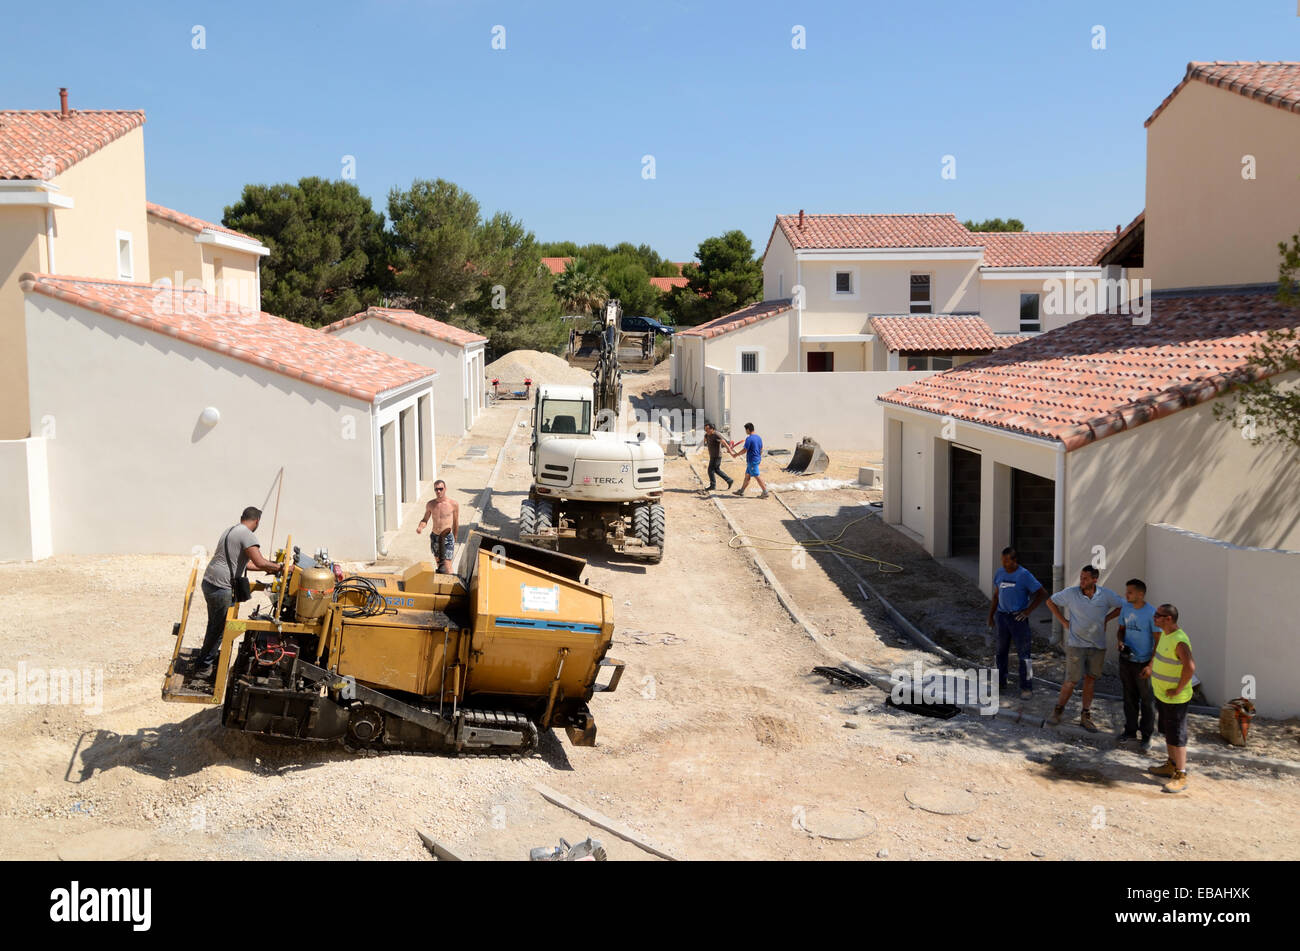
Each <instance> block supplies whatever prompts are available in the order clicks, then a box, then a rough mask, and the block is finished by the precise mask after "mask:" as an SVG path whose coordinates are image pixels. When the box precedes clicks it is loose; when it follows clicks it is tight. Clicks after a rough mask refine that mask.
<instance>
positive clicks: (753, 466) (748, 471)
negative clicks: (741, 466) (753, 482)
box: [745, 462, 758, 477]
mask: <svg viewBox="0 0 1300 951" xmlns="http://www.w3.org/2000/svg"><path fill="white" fill-rule="evenodd" d="M745 475H747V476H755V477H757V476H758V463H757V462H747V463H745Z"/></svg>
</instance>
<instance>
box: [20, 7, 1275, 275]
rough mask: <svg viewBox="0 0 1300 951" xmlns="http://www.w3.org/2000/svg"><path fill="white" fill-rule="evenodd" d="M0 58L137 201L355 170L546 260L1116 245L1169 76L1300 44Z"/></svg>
mask: <svg viewBox="0 0 1300 951" xmlns="http://www.w3.org/2000/svg"><path fill="white" fill-rule="evenodd" d="M195 25H201V26H203V27H204V28H205V32H206V37H205V39H206V49H202V50H196V49H194V48H193V45H192V35H193V27H194V26H195ZM497 25H500V26H503V27H504V28H505V47H506V48H505V49H504V50H494V49H493V48H492V39H493V34H492V30H493V27H494V26H497ZM796 25H801V26H803V27H804V28H805V30H806V46H807V48H806V49H803V50H795V49H792V46H791V37H792V28H793V27H794V26H796ZM1094 26H1102V27H1104V28H1105V31H1106V32H1105V44H1106V48H1105V49H1104V50H1095V49H1093V47H1092V38H1093V28H1094ZM0 54H2V55H0V62H3V63H4V71H3V74H2V79H0V83H2V87H0V88H2V90H3V95H0V107H2V108H17V109H38V108H41V109H43V108H57V106H58V87H59V86H68V87H69V89H70V100H71V104H72V106H73V107H74V108H86V109H90V108H94V109H143V110H145V112H146V113H147V116H148V123H147V124H146V126H145V142H146V164H147V175H148V188H149V196H150V198H151V199H152V200H154V201H157V202H160V203H162V204H165V205H170V206H172V207H175V208H179V209H181V210H183V211H186V212H189V213H191V214H195V215H199V216H201V217H206V218H211V219H219V218H220V215H221V212H222V209H223V207H224V206H225V205H228V204H230V203H232V202H233V201H234V200H235V199H236V198H238V196H239V193H240V190H241V188H242V186H243V185H244V184H245V183H249V182H262V183H269V182H279V181H296V180H297V179H299V178H300V177H302V176H306V175H320V176H324V177H329V178H337V177H339V176H340V174H341V173H342V169H343V156H345V155H352V156H355V161H356V166H355V167H356V184H357V185H358V187H360V188H361V190H362V191H363V192H365V193H366V194H367V195H369V196H370V197H371V198H372V200H373V201H374V202H375V205H376V207H377V208H379V209H380V210H383V208H384V206H385V205H386V201H387V194H388V190H389V189H390V188H392V187H393V186H403V187H404V186H406V185H409V184H410V182H411V180H412V179H414V178H417V177H421V178H438V177H441V178H446V179H449V180H451V181H453V182H456V183H457V184H458V185H460V186H462V187H463V188H466V189H468V190H469V191H470V192H472V193H473V194H474V195H475V196H476V197H477V198H478V199H479V201H480V203H481V204H482V206H483V209H484V212H485V213H491V212H494V211H497V210H505V211H509V212H510V213H511V214H513V215H515V216H516V217H519V218H521V219H522V220H523V221H524V222H525V224H526V225H527V226H528V227H529V228H530V229H532V230H533V231H534V232H535V233H536V234H537V236H538V237H539V238H540V239H542V240H564V239H572V240H575V241H578V242H587V241H602V242H607V243H612V242H616V241H620V240H629V241H633V242H637V243H641V242H645V243H648V244H650V245H652V246H653V247H654V248H655V249H656V250H658V251H660V252H661V253H663V254H665V255H667V256H668V257H670V258H673V259H677V260H683V259H688V258H689V257H691V256H692V255H693V253H694V250H695V248H696V246H697V245H698V243H699V242H700V241H701V240H702V239H704V238H706V237H708V236H710V235H714V234H719V233H721V232H723V231H726V230H729V229H732V228H741V229H742V230H744V231H745V232H746V233H747V234H748V235H749V236H750V238H751V239H752V240H753V241H754V244H755V247H756V249H757V250H758V251H759V252H761V251H762V249H763V246H764V244H765V243H766V240H767V236H768V232H769V231H770V229H771V226H772V220H773V216H774V215H776V214H777V213H781V212H786V213H789V212H795V211H798V210H799V209H800V208H804V209H806V210H807V211H809V212H941V211H951V212H954V213H955V214H957V216H958V217H959V218H970V217H975V218H984V217H995V216H1001V217H1007V216H1015V217H1018V218H1021V219H1022V220H1024V221H1025V223H1026V225H1027V226H1028V227H1030V228H1034V229H1042V230H1048V229H1059V230H1074V229H1085V228H1113V227H1114V226H1115V225H1116V224H1126V223H1127V222H1128V221H1129V220H1130V219H1131V218H1132V217H1133V216H1134V214H1136V213H1137V212H1138V211H1139V210H1140V209H1141V207H1142V203H1143V188H1144V173H1145V135H1144V130H1143V126H1142V123H1143V121H1144V120H1145V119H1146V117H1147V116H1148V115H1149V114H1150V113H1151V111H1152V110H1153V109H1154V108H1155V107H1156V106H1157V105H1158V104H1159V103H1160V101H1161V100H1162V99H1163V98H1164V97H1165V96H1166V95H1167V94H1168V93H1169V91H1170V90H1171V89H1172V88H1173V87H1174V86H1175V85H1176V84H1177V83H1178V81H1179V80H1180V79H1181V78H1182V76H1183V72H1184V70H1185V68H1186V64H1187V62H1188V61H1189V60H1214V59H1243V60H1256V59H1264V60H1278V59H1297V58H1300V16H1297V9H1296V0H1247V2H1241V3H1223V2H1222V0H1218V2H1202V0H1184V2H1159V0H1141V2H1134V0H1126V2H1095V0H1094V2H1075V0H1051V2H1001V3H992V2H991V3H984V4H977V3H972V2H970V0H961V2H958V0H953V2H923V0H918V2H904V3H888V4H883V3H875V2H864V0H858V2H823V3H814V2H806V3H792V2H784V3H782V2H764V0H755V2H748V3H730V2H714V3H698V4H696V3H683V2H672V0H668V2H662V3H642V2H636V3H628V2H609V0H605V2H595V3H585V2H582V3H577V2H575V3H564V2H551V3H540V2H536V0H529V2H502V3H477V2H464V0H462V2H458V3H448V2H434V0H424V2H417V0H373V2H369V0H356V2H348V3H335V2H328V0H322V2H319V3H282V2H275V0H263V2H261V3H245V2H226V3H220V4H216V3H213V4H202V3H188V2H175V0H171V2H167V3H161V2H160V3H141V4H130V3H124V4H103V3H93V4H92V3H75V2H68V3H61V4H59V5H58V7H57V13H55V12H53V11H52V10H51V9H50V8H44V7H39V6H36V5H32V4H27V5H22V6H17V7H16V8H15V9H14V10H12V11H10V12H8V13H7V14H6V24H5V30H4V34H3V36H0ZM644 155H652V156H654V160H655V174H656V177H655V178H654V179H653V180H646V179H644V178H643V177H642V156H644ZM944 155H953V156H955V158H956V171H957V176H956V178H955V179H954V180H950V181H946V180H944V179H943V178H941V175H940V171H941V163H942V160H943V156H944Z"/></svg>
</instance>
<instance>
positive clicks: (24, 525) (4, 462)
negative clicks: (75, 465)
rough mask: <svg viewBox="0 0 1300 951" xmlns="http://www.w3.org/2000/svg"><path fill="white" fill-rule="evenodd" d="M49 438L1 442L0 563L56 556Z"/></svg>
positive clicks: (40, 437) (39, 437)
mask: <svg viewBox="0 0 1300 951" xmlns="http://www.w3.org/2000/svg"><path fill="white" fill-rule="evenodd" d="M47 461H48V459H47V455H46V439H45V438H44V437H42V436H34V437H32V438H29V439H12V440H4V441H0V486H3V492H0V561H39V560H41V559H42V558H48V557H49V556H50V555H51V554H53V549H52V547H51V542H50V493H49V473H48V467H47Z"/></svg>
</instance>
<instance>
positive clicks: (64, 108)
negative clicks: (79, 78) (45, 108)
mask: <svg viewBox="0 0 1300 951" xmlns="http://www.w3.org/2000/svg"><path fill="white" fill-rule="evenodd" d="M59 118H60V119H66V118H68V87H67V86H60V87H59Z"/></svg>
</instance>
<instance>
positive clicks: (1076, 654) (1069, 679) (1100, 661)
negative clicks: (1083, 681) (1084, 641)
mask: <svg viewBox="0 0 1300 951" xmlns="http://www.w3.org/2000/svg"><path fill="white" fill-rule="evenodd" d="M1105 663H1106V649H1105V648H1104V647H1068V646H1067V647H1066V648H1065V682H1066V683H1070V684H1072V683H1076V682H1077V681H1078V679H1079V678H1080V677H1082V676H1083V675H1084V674H1085V673H1086V674H1087V675H1088V676H1089V677H1093V678H1096V677H1100V676H1101V668H1102V666H1103V665H1104V664H1105Z"/></svg>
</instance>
